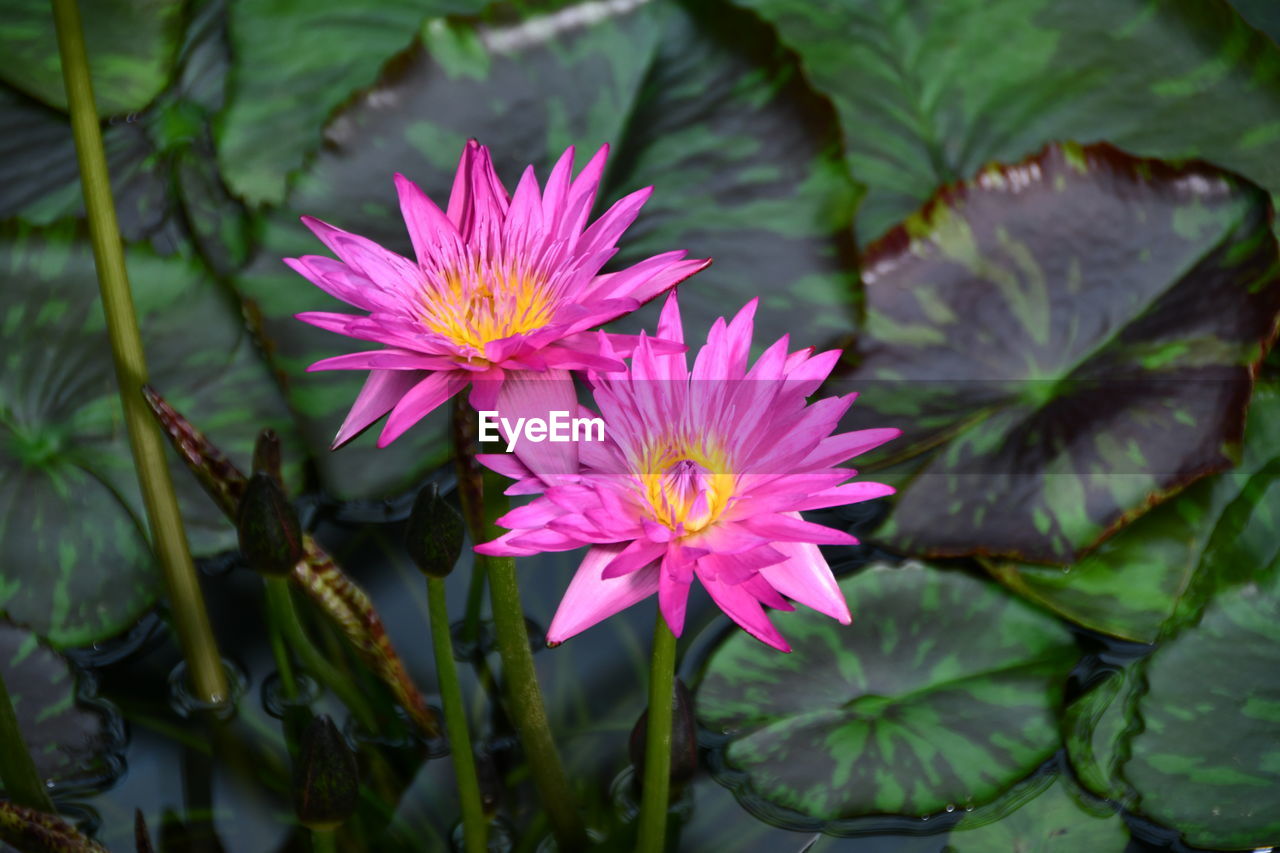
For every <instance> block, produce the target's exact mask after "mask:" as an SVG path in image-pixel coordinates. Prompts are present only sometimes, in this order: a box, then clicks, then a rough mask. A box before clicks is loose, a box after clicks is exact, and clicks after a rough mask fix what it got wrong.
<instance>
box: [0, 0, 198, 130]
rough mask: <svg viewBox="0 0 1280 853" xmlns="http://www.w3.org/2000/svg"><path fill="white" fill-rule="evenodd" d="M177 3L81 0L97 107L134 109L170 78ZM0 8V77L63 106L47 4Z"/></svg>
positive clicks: (18, 2) (179, 18)
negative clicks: (84, 0) (85, 1)
mask: <svg viewBox="0 0 1280 853" xmlns="http://www.w3.org/2000/svg"><path fill="white" fill-rule="evenodd" d="M183 6H184V3H183V2H181V0H96V2H93V3H81V4H80V10H81V17H82V18H83V23H84V37H85V47H86V48H87V50H88V53H89V70H90V73H91V75H92V78H93V94H94V97H95V99H96V100H97V103H98V112H99V113H101V114H102V115H104V116H110V115H115V114H117V113H125V112H128V111H130V110H140V109H142V108H143V107H145V106H146V105H147V104H148V103H150V102H151V99H152V98H154V97H155V96H156V95H157V94H159V92H160V90H161V89H163V88H164V87H165V85H166V84H167V83H168V82H169V74H170V71H171V69H172V66H173V61H174V57H175V56H176V54H177V50H178V41H179V39H180V38H181V35H182V24H183ZM0 13H2V14H0V80H3V81H4V82H5V83H8V84H10V85H12V86H14V87H16V88H18V89H20V90H21V91H23V92H25V93H27V94H28V95H31V96H32V97H35V98H38V99H40V100H42V101H44V102H45V103H46V104H50V105H52V106H55V107H58V108H59V109H66V106H67V93H66V90H65V89H64V88H63V83H62V61H61V59H60V58H59V56H58V41H57V38H56V36H55V34H54V29H53V9H52V8H51V6H50V4H48V3H45V2H42V0H4V3H3V5H2V6H0Z"/></svg>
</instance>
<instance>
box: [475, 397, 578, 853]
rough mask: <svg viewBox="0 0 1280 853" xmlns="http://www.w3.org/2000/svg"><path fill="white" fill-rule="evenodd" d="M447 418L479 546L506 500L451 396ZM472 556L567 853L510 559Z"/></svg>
mask: <svg viewBox="0 0 1280 853" xmlns="http://www.w3.org/2000/svg"><path fill="white" fill-rule="evenodd" d="M453 415H454V418H453V420H454V443H455V445H456V451H457V456H458V495H459V497H460V498H461V501H462V514H463V516H464V517H465V518H466V520H467V526H468V527H469V528H470V530H471V538H472V540H473V541H475V542H487V541H489V540H490V539H493V538H494V537H495V536H497V535H498V534H499V533H500V532H501V530H500V529H499V528H498V527H497V526H496V525H495V524H494V523H493V519H495V518H497V517H498V516H499V515H502V514H503V512H504V510H505V505H506V503H507V499H506V497H505V496H504V495H503V494H502V487H501V484H500V483H499V482H498V481H496V480H491V481H490V482H489V483H488V485H487V486H486V484H485V477H484V475H483V473H482V471H481V469H480V467H479V465H478V463H476V461H475V453H476V445H475V429H476V425H475V417H476V415H475V412H474V411H472V410H471V408H470V407H469V406H467V405H466V403H464V402H463V401H462V399H461V398H460V397H459V398H457V399H456V404H455V406H454V412H453ZM475 557H476V563H477V564H479V565H481V566H483V567H484V571H485V572H486V574H487V575H488V581H489V601H490V604H491V606H492V608H493V626H494V634H495V640H496V643H497V647H498V656H499V657H500V658H501V659H502V689H503V696H504V697H505V698H506V703H505V704H506V709H507V715H508V716H509V717H510V718H511V722H512V723H513V724H514V725H515V727H516V733H517V734H518V735H519V736H520V744H521V746H522V747H523V748H524V754H525V758H526V759H527V760H528V763H529V773H530V775H531V776H532V777H533V784H534V787H535V788H537V790H538V797H539V799H541V800H542V807H543V808H544V809H545V810H546V813H547V818H548V820H549V821H550V823H551V831H552V833H553V834H554V835H555V837H556V842H557V843H558V844H559V846H560V850H561V851H562V853H573V851H578V850H581V849H583V848H584V847H585V846H586V843H587V834H586V830H585V829H584V828H583V825H582V819H581V818H580V817H579V816H578V810H577V806H576V805H575V802H574V799H575V798H574V796H573V789H572V788H571V787H570V785H569V777H568V776H567V775H565V772H564V765H563V764H562V763H561V762H560V753H559V752H558V751H557V750H556V742H555V738H553V737H552V735H551V724H550V721H548V719H547V710H546V706H545V704H544V703H543V700H542V688H541V687H539V686H538V673H537V670H536V669H535V668H534V665H533V651H532V649H530V647H529V629H528V627H527V626H526V625H525V621H524V607H523V606H522V605H521V603H520V587H519V585H518V584H517V583H516V564H515V560H513V559H511V558H510V557H489V556H485V555H483V554H476V555H475Z"/></svg>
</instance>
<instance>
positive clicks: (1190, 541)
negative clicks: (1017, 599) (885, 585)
mask: <svg viewBox="0 0 1280 853" xmlns="http://www.w3.org/2000/svg"><path fill="white" fill-rule="evenodd" d="M1277 530H1280V386H1277V385H1274V384H1265V385H1259V386H1258V389H1257V391H1256V392H1255V394H1254V397H1253V402H1252V405H1251V408H1250V411H1249V418H1248V423H1247V425H1246V429H1245V442H1244V458H1243V460H1242V462H1241V463H1240V465H1239V466H1238V467H1236V468H1233V469H1232V470H1230V471H1226V472H1224V473H1221V474H1216V475H1214V476H1213V477H1210V478H1206V479H1205V480H1203V481H1201V482H1199V483H1196V484H1195V485H1193V486H1191V487H1190V488H1188V489H1187V490H1186V491H1184V492H1182V493H1181V494H1180V495H1178V496H1177V497H1176V498H1174V499H1172V500H1169V501H1167V502H1165V503H1164V504H1161V505H1160V506H1158V507H1156V508H1155V509H1154V510H1152V511H1151V512H1149V513H1147V514H1146V515H1144V516H1143V517H1142V518H1140V519H1138V520H1137V521H1135V522H1134V523H1133V524H1131V525H1129V526H1128V527H1126V528H1125V529H1124V530H1122V531H1121V532H1120V533H1118V534H1117V535H1116V536H1114V537H1112V538H1110V539H1108V540H1106V541H1105V542H1103V543H1102V544H1101V545H1099V546H1098V548H1097V549H1095V550H1094V551H1092V552H1090V553H1088V554H1086V555H1085V556H1084V557H1083V558H1081V559H1080V560H1079V561H1078V562H1077V563H1075V564H1074V565H1072V566H1071V567H1070V568H1069V569H1061V568H1055V567H1046V566H1035V565H1030V564H1027V563H1009V562H989V563H988V568H989V569H990V570H991V571H992V573H993V574H994V575H995V576H996V577H997V578H999V579H1000V580H1001V581H1002V582H1004V583H1005V584H1007V585H1008V586H1009V588H1010V589H1013V590H1015V591H1016V592H1018V593H1019V594H1020V595H1023V596H1026V597H1027V598H1030V599H1032V600H1034V601H1037V602H1039V603H1041V604H1043V605H1045V606H1046V607H1048V608H1050V609H1052V610H1054V611H1055V612H1057V613H1059V614H1061V615H1063V616H1065V617H1066V618H1068V619H1070V620H1072V621H1073V622H1076V623H1077V624H1080V625H1084V626H1085V627H1087V628H1091V629H1093V630H1095V631H1100V632H1102V633H1105V634H1111V635H1113V636H1116V637H1121V638H1124V639H1128V640H1136V641H1138V642H1145V643H1150V642H1154V641H1155V640H1156V639H1157V638H1158V637H1159V636H1160V634H1161V632H1162V631H1165V630H1168V629H1171V628H1175V627H1176V626H1177V625H1178V624H1184V623H1186V622H1188V621H1191V620H1193V619H1194V618H1196V617H1197V616H1198V615H1199V613H1200V612H1201V611H1202V610H1203V608H1204V605H1205V604H1206V603H1207V601H1208V600H1209V599H1210V597H1211V596H1212V595H1213V594H1215V593H1216V592H1218V591H1219V590H1221V589H1222V588H1223V587H1224V586H1227V585H1230V584H1233V583H1244V582H1248V581H1249V580H1250V576H1251V570H1253V569H1255V568H1257V567H1261V566H1266V565H1269V564H1270V563H1271V562H1272V561H1273V560H1274V559H1275V556H1276V554H1277V552H1278V551H1280V539H1277V537H1276V531H1277Z"/></svg>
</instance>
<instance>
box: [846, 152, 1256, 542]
mask: <svg viewBox="0 0 1280 853" xmlns="http://www.w3.org/2000/svg"><path fill="white" fill-rule="evenodd" d="M1269 217H1270V210H1269V207H1268V201H1267V197H1266V195H1265V194H1264V193H1263V192H1261V191H1260V190H1258V189H1257V188H1256V187H1253V186H1251V185H1249V184H1247V183H1244V182H1242V181H1240V180H1239V179H1237V178H1233V177H1231V176H1228V175H1226V174H1224V173H1221V172H1217V171H1215V170H1213V169H1212V168H1209V167H1207V166H1204V165H1197V164H1191V165H1186V166H1171V165H1167V164H1162V163H1159V162H1157V161H1152V160H1139V159H1134V158H1131V157H1128V156H1127V155H1125V154H1123V153H1121V152H1119V151H1117V150H1116V149H1114V148H1111V147H1109V146H1103V145H1099V146H1089V147H1086V148H1081V147H1079V146H1076V145H1072V144H1063V145H1055V146H1051V147H1049V148H1048V149H1046V150H1045V151H1044V152H1042V153H1041V154H1039V155H1037V156H1036V157H1034V158H1032V159H1030V160H1027V161H1026V162H1023V163H1020V164H1017V165H1013V166H1001V167H995V166H993V167H990V168H988V169H986V170H985V171H983V172H982V173H981V174H979V175H978V176H977V177H976V178H974V179H973V180H971V181H968V182H966V183H964V184H960V185H957V186H955V187H953V188H950V189H948V190H946V191H944V192H943V193H941V194H940V195H939V196H938V197H937V198H935V199H934V200H933V201H932V202H930V203H929V204H928V205H926V206H925V207H924V208H923V209H922V210H921V211H920V212H919V213H917V214H916V215H914V216H912V217H911V218H910V219H908V220H907V221H906V223H904V224H903V225H901V226H899V227H898V228H897V229H895V230H894V231H892V232H891V233H890V234H889V235H887V236H886V237H885V238H884V239H883V240H881V241H879V242H877V243H876V244H875V245H874V246H872V247H871V248H870V249H869V250H868V252H867V254H866V256H865V259H864V263H863V267H864V282H865V286H866V304H867V321H866V327H865V333H864V334H863V335H862V336H861V337H860V338H859V339H858V341H857V342H856V345H855V346H854V347H853V349H852V351H851V353H850V357H851V360H852V361H853V362H854V363H855V365H856V366H855V367H854V368H853V369H852V370H851V371H850V372H849V373H848V375H847V376H846V377H844V379H845V380H847V383H848V384H849V386H850V387H851V388H853V389H856V390H859V391H861V392H862V397H861V398H860V399H859V401H858V404H857V405H856V406H854V409H853V412H854V414H855V416H856V417H858V418H860V419H861V421H862V422H865V423H867V424H870V425H875V426H886V425H892V426H899V427H902V428H903V429H904V431H905V435H903V436H902V437H901V438H900V439H898V440H897V441H894V442H893V443H891V444H890V445H887V446H886V449H885V450H886V452H887V453H888V455H889V456H890V457H891V458H892V459H896V460H899V461H901V460H909V462H910V466H909V468H910V473H909V476H906V477H905V479H902V480H901V485H902V488H901V490H900V494H899V497H898V500H897V504H896V507H895V511H894V514H893V515H892V516H891V518H890V520H889V523H888V525H887V526H886V527H885V528H883V529H882V530H881V531H880V533H879V535H881V536H882V537H883V538H884V539H885V540H887V541H888V542H890V543H891V544H892V545H894V546H896V547H898V548H901V549H903V550H906V551H909V552H912V553H917V554H927V555H931V556H961V555H970V554H981V555H988V556H1004V557H1010V558H1013V559H1021V560H1025V561H1029V562H1039V563H1058V564H1062V563H1070V562H1072V561H1073V560H1076V559H1078V558H1079V557H1080V555H1081V554H1082V553H1083V552H1085V551H1086V550H1088V549H1089V548H1091V547H1093V546H1095V545H1096V544H1097V543H1098V542H1099V541H1101V540H1102V539H1103V538H1105V537H1106V536H1108V535H1109V534H1111V533H1112V532H1114V531H1115V530H1116V529H1117V528H1119V527H1121V526H1123V525H1124V524H1126V523H1128V522H1129V521H1131V520H1132V519H1134V518H1135V517H1137V516H1138V515H1140V514H1142V513H1143V512H1145V511H1146V510H1147V509H1148V508H1150V507H1151V506H1153V505H1154V504H1156V503H1158V502H1160V501H1161V500H1163V499H1165V498H1166V497H1168V496H1169V495H1171V494H1172V493H1174V492H1176V491H1178V490H1179V489H1181V488H1183V487H1184V486H1186V485H1187V484H1188V483H1190V482H1193V481H1194V480H1196V479H1198V478H1200V477H1202V476H1204V475H1206V474H1208V473H1212V472H1214V471H1220V470H1222V469H1224V468H1226V467H1228V466H1229V465H1230V464H1231V462H1232V460H1233V458H1234V457H1235V455H1236V452H1237V451H1238V446H1237V445H1238V444H1239V442H1240V440H1241V436H1242V432H1243V429H1244V421H1243V417H1242V413H1243V411H1244V409H1245V407H1246V406H1247V402H1248V400H1249V396H1250V393H1251V390H1252V386H1253V370H1254V369H1255V367H1256V365H1257V363H1258V362H1259V361H1260V359H1261V357H1262V354H1263V347H1264V346H1265V345H1266V343H1267V342H1269V341H1270V339H1271V336H1272V334H1273V332H1274V329H1275V324H1276V315H1277V310H1278V309H1280V275H1278V274H1280V262H1278V261H1277V249H1276V244H1275V240H1274V238H1273V237H1272V235H1271V231H1270V222H1269ZM882 458H883V457H882ZM859 467H866V466H859Z"/></svg>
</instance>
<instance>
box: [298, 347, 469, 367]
mask: <svg viewBox="0 0 1280 853" xmlns="http://www.w3.org/2000/svg"><path fill="white" fill-rule="evenodd" d="M453 366H454V365H453V359H450V358H445V357H443V356H438V355H423V354H422V353H420V352H409V351H408V350H397V349H379V350H370V351H369V352H352V353H347V354H346V355H335V356H332V357H331V358H322V359H320V360H319V361H317V362H315V363H314V364H311V365H309V366H308V367H307V372H308V373H314V372H316V371H318V370H451V369H453Z"/></svg>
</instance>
